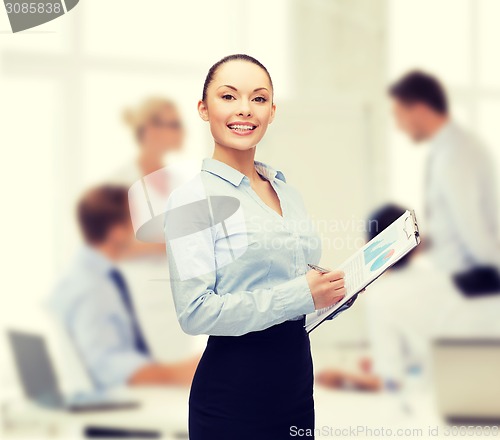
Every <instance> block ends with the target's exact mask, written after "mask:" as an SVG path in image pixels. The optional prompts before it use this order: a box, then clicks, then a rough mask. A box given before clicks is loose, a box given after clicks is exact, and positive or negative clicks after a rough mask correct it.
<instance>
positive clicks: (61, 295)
mask: <svg viewBox="0 0 500 440" xmlns="http://www.w3.org/2000/svg"><path fill="white" fill-rule="evenodd" d="M127 191H128V189H127V188H126V187H123V186H116V185H104V186H100V187H97V188H94V189H92V190H89V191H88V192H87V193H86V194H85V195H84V196H83V197H82V198H81V200H80V202H79V204H78V209H77V214H78V222H79V226H80V229H81V232H82V235H83V237H84V239H85V245H84V246H82V249H81V250H80V251H79V252H78V254H77V256H76V258H75V259H74V261H73V263H72V265H71V266H70V268H69V270H68V272H67V273H66V275H65V276H64V277H63V278H62V280H61V281H60V282H59V284H58V285H57V287H56V289H55V291H54V292H53V294H52V295H51V298H50V300H49V306H50V309H51V311H52V312H53V313H54V314H55V316H56V317H57V319H58V320H59V321H60V323H62V325H63V328H64V329H65V330H66V331H67V334H68V335H69V338H70V339H71V342H72V343H73V344H74V345H75V347H76V350H77V352H78V354H79V356H80V358H81V360H82V361H83V363H84V365H85V367H86V369H87V371H88V373H89V375H90V376H91V378H92V380H93V382H94V384H95V385H96V386H97V387H99V388H111V387H115V386H120V385H125V384H129V385H146V384H173V385H184V386H189V384H190V383H191V380H192V377H193V375H194V371H195V368H196V365H197V363H198V360H199V357H195V358H190V359H188V360H187V361H184V362H178V363H175V364H170V365H166V364H162V363H158V362H156V361H155V359H154V358H153V356H152V353H151V351H150V349H149V346H148V343H147V341H146V338H145V337H144V334H143V332H142V330H141V325H140V322H139V319H138V316H137V314H136V311H135V308H134V302H133V300H132V298H131V296H130V292H129V291H128V287H127V283H126V281H125V278H124V277H123V275H122V274H121V272H120V271H119V270H118V268H117V267H116V262H118V261H119V260H120V259H121V258H123V256H124V255H125V254H126V253H127V248H128V246H130V243H131V242H132V241H133V239H134V236H133V230H132V226H131V222H130V214H129V209H128V196H127ZM164 337H168V336H165V335H164Z"/></svg>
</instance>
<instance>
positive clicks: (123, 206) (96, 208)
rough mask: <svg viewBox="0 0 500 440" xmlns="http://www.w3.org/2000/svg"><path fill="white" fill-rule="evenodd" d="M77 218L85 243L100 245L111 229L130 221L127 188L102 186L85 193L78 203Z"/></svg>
mask: <svg viewBox="0 0 500 440" xmlns="http://www.w3.org/2000/svg"><path fill="white" fill-rule="evenodd" d="M77 216H78V223H79V225H80V229H81V231H82V234H83V237H84V238H85V241H87V242H88V243H90V244H99V243H102V242H103V241H105V240H106V237H107V236H108V233H109V231H110V230H111V228H113V227H114V226H115V225H117V224H125V223H127V222H128V221H129V220H130V214H129V208H128V188H127V187H126V186H121V185H102V186H98V187H96V188H93V189H91V190H89V191H87V192H86V193H85V194H84V195H83V197H82V198H81V199H80V202H79V203H78V207H77Z"/></svg>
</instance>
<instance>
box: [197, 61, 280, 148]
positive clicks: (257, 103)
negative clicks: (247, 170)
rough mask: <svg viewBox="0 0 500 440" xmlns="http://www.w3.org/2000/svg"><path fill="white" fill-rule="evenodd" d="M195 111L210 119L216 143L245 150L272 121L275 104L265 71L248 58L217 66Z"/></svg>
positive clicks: (258, 138) (255, 143) (257, 140)
mask: <svg viewBox="0 0 500 440" xmlns="http://www.w3.org/2000/svg"><path fill="white" fill-rule="evenodd" d="M198 111H199V113H200V116H201V118H202V119H203V120H204V121H208V122H209V123H210V131H211V132H212V136H213V137H214V140H215V143H216V145H219V146H222V147H226V148H234V149H236V150H248V149H251V148H253V147H255V146H256V145H257V144H258V143H259V141H260V140H261V139H262V137H263V136H264V133H265V132H266V130H267V126H268V125H269V124H270V123H271V122H272V121H273V119H274V113H275V111H276V106H275V104H273V102H272V88H271V83H270V81H269V78H268V76H267V74H266V72H265V71H264V70H263V69H262V68H260V67H259V66H257V65H255V64H253V63H250V62H248V61H242V60H234V61H229V62H227V63H224V64H223V65H221V66H220V67H219V69H218V70H217V72H216V73H215V75H214V78H213V80H212V82H211V83H210V85H209V86H208V89H207V93H206V99H205V102H203V101H199V102H198Z"/></svg>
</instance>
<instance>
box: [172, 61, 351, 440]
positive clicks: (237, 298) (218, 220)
mask: <svg viewBox="0 0 500 440" xmlns="http://www.w3.org/2000/svg"><path fill="white" fill-rule="evenodd" d="M198 111H199V114H200V117H201V118H202V119H203V120H204V121H207V122H208V123H209V124H210V130H211V132H212V136H213V139H214V153H213V156H212V158H207V159H205V160H204V161H203V166H202V172H201V173H200V174H199V175H198V176H196V178H195V179H193V180H192V181H191V182H188V183H186V184H184V185H182V186H180V187H178V188H177V189H176V190H174V191H173V193H172V194H171V196H170V198H169V201H168V207H167V215H166V221H165V236H166V242H167V253H168V255H169V267H170V276H171V278H170V282H171V286H172V292H173V295H174V298H175V306H176V312H177V317H178V320H179V323H180V325H181V327H182V328H183V330H184V331H185V332H186V333H189V334H193V335H195V334H208V335H210V337H209V340H208V344H207V347H206V349H205V352H204V354H203V357H202V359H201V360H200V363H199V365H198V368H197V371H196V374H195V377H194V379H193V384H192V387H191V394H190V399H189V438H190V439H191V440H200V439H212V438H214V439H215V438H216V439H218V440H224V439H231V440H234V439H238V440H245V439H252V440H253V439H259V440H278V439H284V438H290V437H293V436H294V433H293V431H292V427H296V428H299V429H304V430H306V429H308V430H311V432H312V430H313V428H314V402H313V369H312V358H311V352H310V343H309V337H308V334H307V333H306V331H305V329H304V321H305V318H304V317H305V314H307V313H311V312H313V311H314V310H315V309H318V308H323V307H326V306H329V305H331V304H334V303H335V302H337V301H338V300H340V299H341V298H342V297H343V296H344V295H345V288H344V274H343V273H342V272H338V271H333V272H329V273H327V274H320V273H318V272H316V271H307V263H313V264H316V263H317V262H319V259H320V255H321V247H320V243H321V242H320V239H319V236H318V235H317V233H316V232H315V231H314V228H313V225H312V222H311V220H310V218H309V216H308V214H307V211H306V209H305V206H304V203H303V201H302V198H301V196H300V194H299V193H298V192H297V191H296V190H295V189H294V188H293V187H292V186H290V185H289V184H287V183H286V179H285V177H284V175H283V174H282V173H281V172H280V171H278V170H275V169H273V168H272V167H270V166H269V165H266V164H264V163H262V162H258V161H256V160H254V158H255V150H256V146H257V144H258V143H259V142H260V140H261V139H262V138H263V136H264V134H265V133H266V130H267V128H268V126H269V124H270V123H271V122H272V121H273V119H274V116H275V112H276V105H275V103H274V101H273V84H272V81H271V77H270V75H269V72H268V71H267V69H266V68H265V67H264V66H263V65H262V64H261V63H259V62H258V61H257V60H256V59H254V58H252V57H250V56H248V55H231V56H229V57H226V58H223V59H222V60H221V61H219V62H218V63H216V64H215V65H214V66H213V67H212V68H211V69H210V71H209V73H208V75H207V79H206V81H205V85H204V87H203V96H202V99H201V100H200V101H199V102H198ZM221 197H224V198H225V199H224V200H226V199H227V200H232V201H237V202H238V203H232V204H233V205H234V206H235V211H234V212H233V211H232V210H228V209H227V206H223V205H224V204H223V205H221V204H220V203H216V201H217V200H221ZM200 201H203V203H200ZM222 211H224V214H223V215H222ZM179 212H182V215H181V216H179V215H177V213H179ZM176 219H178V221H176ZM270 243H272V246H270V245H269V244H270Z"/></svg>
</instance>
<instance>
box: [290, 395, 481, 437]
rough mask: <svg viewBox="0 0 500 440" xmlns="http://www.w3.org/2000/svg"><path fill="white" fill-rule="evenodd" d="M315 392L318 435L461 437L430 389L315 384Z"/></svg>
mask: <svg viewBox="0 0 500 440" xmlns="http://www.w3.org/2000/svg"><path fill="white" fill-rule="evenodd" d="M314 396H315V397H314V399H315V408H316V428H317V429H323V430H324V434H323V433H322V434H321V435H319V436H317V439H321V438H332V439H333V438H339V437H341V438H342V437H346V438H347V437H356V438H380V437H393V438H399V439H401V438H413V437H415V438H419V439H420V438H422V439H427V438H428V439H431V438H432V439H436V438H450V437H453V436H455V437H456V436H459V437H463V434H462V435H457V434H456V433H455V434H454V435H452V434H450V433H449V430H450V428H451V427H450V426H447V424H446V422H445V421H444V419H442V418H441V417H440V416H439V414H438V412H437V409H436V405H435V402H434V398H433V395H432V393H431V392H430V391H425V392H414V393H411V394H410V393H406V394H404V393H403V394H400V393H390V392H383V393H366V392H356V391H336V390H331V389H327V388H324V387H319V386H317V387H316V389H315V392H314ZM446 429H448V432H446V431H445V430H446ZM398 430H400V431H399V432H398ZM354 433H356V434H354ZM466 436H467V437H468V438H471V437H473V436H470V435H466ZM484 436H485V435H484V434H483V437H484ZM297 438H299V437H297Z"/></svg>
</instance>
